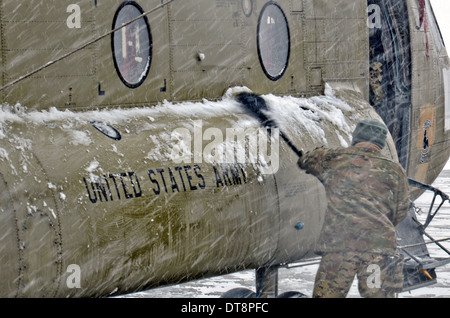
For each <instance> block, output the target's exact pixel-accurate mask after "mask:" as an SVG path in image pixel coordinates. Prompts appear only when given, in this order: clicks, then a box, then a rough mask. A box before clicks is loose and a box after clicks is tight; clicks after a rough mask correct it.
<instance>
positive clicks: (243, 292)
mask: <svg viewBox="0 0 450 318" xmlns="http://www.w3.org/2000/svg"><path fill="white" fill-rule="evenodd" d="M220 298H256V293H255V292H253V291H251V290H250V289H246V288H234V289H231V290H229V291H227V292H226V293H225V294H223V295H222V296H221V297H220Z"/></svg>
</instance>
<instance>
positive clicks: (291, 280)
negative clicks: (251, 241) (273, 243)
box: [125, 162, 450, 298]
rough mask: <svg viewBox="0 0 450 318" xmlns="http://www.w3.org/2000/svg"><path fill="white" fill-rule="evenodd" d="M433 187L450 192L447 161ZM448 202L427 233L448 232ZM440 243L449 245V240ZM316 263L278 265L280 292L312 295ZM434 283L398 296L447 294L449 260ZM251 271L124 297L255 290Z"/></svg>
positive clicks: (437, 253) (422, 202) (435, 252)
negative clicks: (292, 266)
mask: <svg viewBox="0 0 450 318" xmlns="http://www.w3.org/2000/svg"><path fill="white" fill-rule="evenodd" d="M433 186H434V187H436V188H438V189H440V190H442V191H443V192H444V193H447V194H450V162H449V164H447V166H446V167H445V168H444V170H443V171H442V173H441V175H440V176H439V178H437V179H436V181H435V183H434V184H433ZM431 199H432V195H431V194H429V193H428V192H427V193H425V194H424V195H422V197H420V198H419V199H418V200H417V201H416V204H417V205H418V206H421V208H422V210H423V211H424V213H423V214H422V215H419V216H418V218H419V220H420V221H423V220H424V219H425V218H426V213H427V211H428V205H427V202H430V200H431ZM449 229H450V203H449V202H446V203H445V204H444V205H443V207H442V208H441V210H440V212H439V213H438V214H437V215H436V217H435V218H434V220H433V222H432V223H431V225H430V226H429V227H428V230H427V231H428V233H429V234H430V235H431V236H433V237H434V238H435V239H443V238H446V237H449V236H450V230H449ZM442 245H443V246H444V247H445V248H447V249H450V241H449V242H444V243H442ZM428 250H429V252H430V255H431V256H432V257H446V256H448V255H446V253H445V252H443V251H442V250H441V249H439V248H438V247H437V246H436V245H435V244H431V245H428ZM317 267H318V265H309V266H306V267H297V268H292V269H280V270H279V273H278V275H279V281H278V290H279V293H280V294H281V293H282V292H285V291H300V292H302V293H304V294H305V295H307V296H311V294H312V290H313V286H314V277H315V273H316V271H317ZM436 274H437V283H436V284H434V285H431V286H428V287H423V288H420V289H417V290H413V291H411V292H405V293H400V294H399V295H398V297H399V298H447V297H450V264H448V265H446V266H444V267H441V268H438V269H437V270H436ZM254 284H255V280H254V271H253V270H249V271H242V272H237V273H233V274H229V275H224V276H218V277H213V278H209V279H203V280H198V281H193V282H189V283H185V284H180V285H174V286H168V287H161V288H157V289H152V290H149V291H145V292H140V293H135V294H131V295H127V296H125V297H133V298H135V297H136V298H217V297H220V296H221V295H222V294H224V293H225V292H227V291H229V290H230V289H233V288H237V287H244V288H249V289H252V290H254V289H255V288H254ZM348 297H350V298H357V297H360V296H359V292H358V288H357V283H356V280H355V282H354V283H353V286H352V288H351V290H350V292H349V295H348Z"/></svg>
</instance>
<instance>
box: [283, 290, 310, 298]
mask: <svg viewBox="0 0 450 318" xmlns="http://www.w3.org/2000/svg"><path fill="white" fill-rule="evenodd" d="M277 298H307V297H306V295H305V294H303V293H300V292H296V291H288V292H285V293H282V294H281V295H278V297H277Z"/></svg>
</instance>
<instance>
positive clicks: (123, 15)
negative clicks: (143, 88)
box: [112, 1, 152, 88]
mask: <svg viewBox="0 0 450 318" xmlns="http://www.w3.org/2000/svg"><path fill="white" fill-rule="evenodd" d="M143 13H144V10H143V9H142V8H141V7H140V6H139V5H138V4H137V3H136V2H134V1H125V2H124V3H122V4H121V5H120V7H119V9H118V10H117V12H116V15H115V16H114V22H113V29H116V28H118V27H120V26H122V25H124V24H126V23H127V22H129V21H131V20H133V19H135V18H137V17H139V16H140V15H142V14H143ZM112 50H113V56H114V65H115V66H116V70H117V73H118V74H119V77H120V79H121V80H122V82H123V83H124V84H125V85H126V86H128V87H130V88H136V87H139V86H140V85H141V84H142V83H143V82H144V81H145V78H146V77H147V74H148V71H149V69H150V64H151V61H152V36H151V32H150V25H149V23H148V20H147V18H146V17H143V18H141V19H139V20H137V21H135V22H133V23H131V24H129V25H126V26H124V27H123V28H121V29H120V30H118V31H116V32H114V33H113V35H112Z"/></svg>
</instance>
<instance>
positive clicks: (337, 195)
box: [298, 119, 410, 297]
mask: <svg viewBox="0 0 450 318" xmlns="http://www.w3.org/2000/svg"><path fill="white" fill-rule="evenodd" d="M386 136H387V128H386V126H385V125H384V124H383V123H381V122H379V121H377V120H373V119H369V120H363V121H362V122H360V123H359V124H358V125H357V127H356V129H355V131H354V133H353V142H352V147H349V148H341V149H335V150H332V149H324V148H319V149H316V150H314V151H312V152H309V153H307V154H305V156H303V157H302V158H301V159H300V160H299V162H298V164H299V166H300V168H302V169H304V170H306V172H307V173H310V174H312V175H314V176H316V177H317V178H318V179H319V180H320V181H321V183H322V184H323V185H324V186H325V190H326V194H327V199H328V208H327V213H326V215H325V220H324V226H323V229H322V232H321V234H320V238H319V242H318V245H317V248H316V252H317V253H318V254H319V255H322V260H321V264H320V266H319V269H318V272H317V275H316V281H315V286H314V293H313V297H345V296H346V295H347V293H348V291H349V289H350V287H351V285H352V282H353V279H354V276H355V275H357V277H358V287H359V292H360V294H361V296H363V297H394V296H395V292H398V291H399V290H401V287H402V285H403V275H402V262H401V259H400V258H399V257H397V256H396V248H397V240H396V234H395V229H396V226H397V225H398V224H399V223H400V222H401V221H402V220H403V219H404V218H405V216H406V214H407V212H408V209H409V204H410V201H409V188H408V179H407V177H406V174H405V171H404V169H403V168H402V167H401V166H400V165H399V164H398V163H395V162H393V161H391V160H389V159H387V158H386V157H384V156H383V155H382V154H381V149H383V148H384V146H385V144H386Z"/></svg>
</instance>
